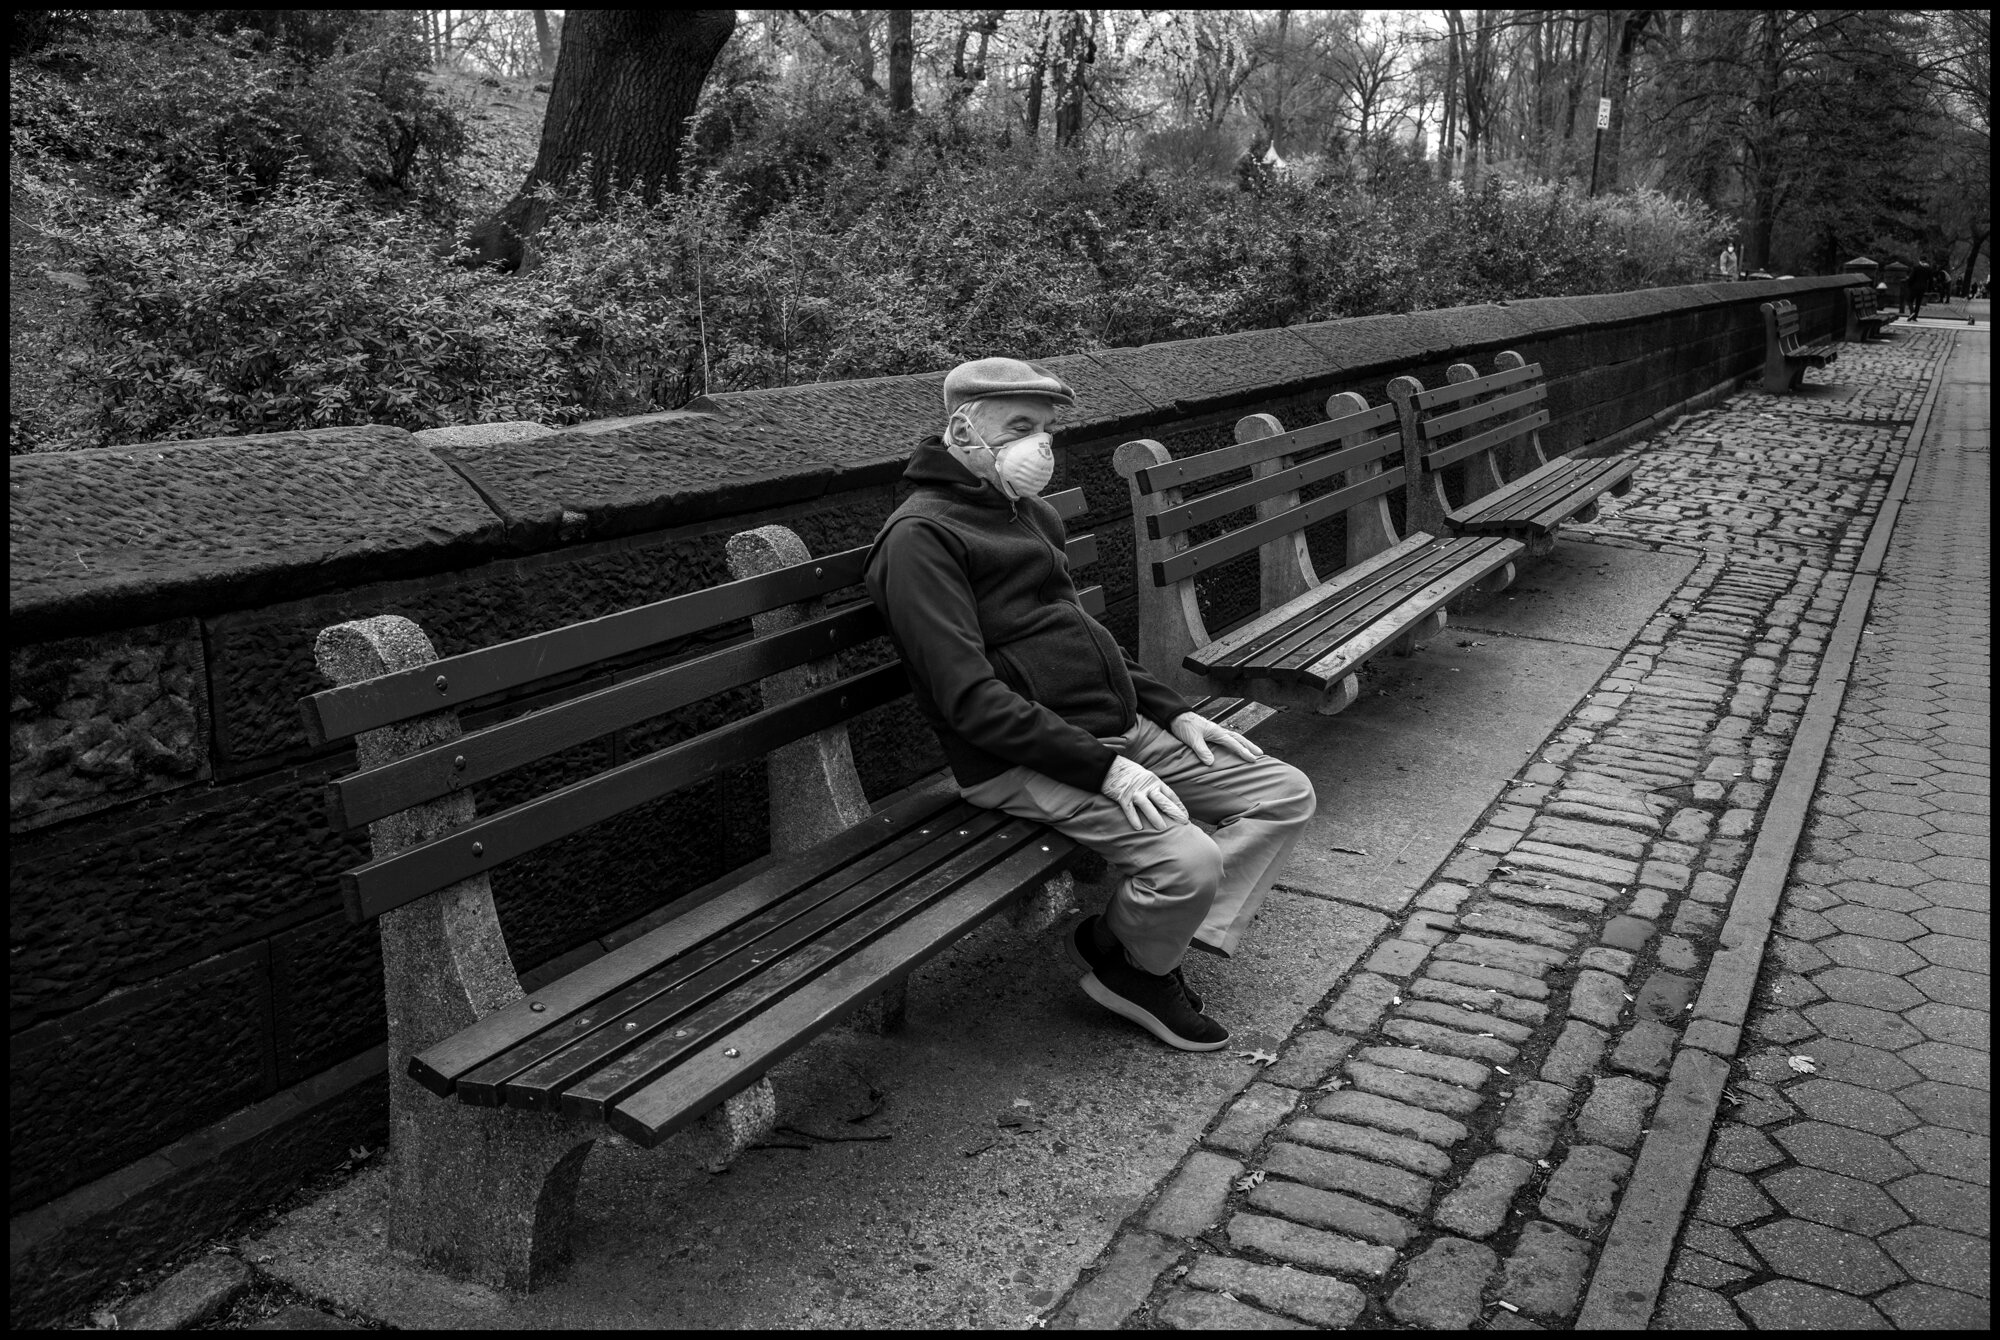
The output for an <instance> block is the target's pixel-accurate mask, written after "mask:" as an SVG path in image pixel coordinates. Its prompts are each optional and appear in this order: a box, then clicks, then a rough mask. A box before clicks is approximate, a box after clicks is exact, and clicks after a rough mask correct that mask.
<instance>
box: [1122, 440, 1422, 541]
mask: <svg viewBox="0 0 2000 1340" xmlns="http://www.w3.org/2000/svg"><path fill="white" fill-rule="evenodd" d="M1287 436H1289V434H1287ZM1265 440H1266V441H1269V440H1270V439H1268V438H1267V439H1265ZM1402 447H1403V440H1402V438H1400V437H1398V436H1397V435H1396V434H1394V433H1390V434H1389V435H1388V436H1386V437H1378V438H1375V439H1373V440H1371V441H1367V442H1357V443H1355V444H1354V445H1353V446H1351V447H1344V448H1342V449H1341V450H1339V451H1330V452H1328V453H1327V454H1326V455H1324V456H1318V457H1315V458H1314V459H1312V460H1310V461H1307V462H1305V463H1304V464H1302V465H1294V466H1292V467H1291V468H1290V469H1287V470H1279V471H1276V472H1274V473H1272V474H1268V475H1266V476H1264V477H1263V478H1262V479H1253V480H1251V481H1250V482H1249V483H1247V484H1236V485H1232V486H1231V487H1229V488H1226V489H1217V490H1216V491H1215V492H1213V493H1205V494H1203V495H1202V496H1201V497H1199V498H1196V499H1194V500H1193V501H1191V502H1185V503H1182V504H1181V505H1180V506H1178V507H1167V508H1162V509H1161V510H1160V511H1158V512H1155V513H1153V514H1152V515H1150V516H1148V517H1147V518H1146V533H1147V534H1148V535H1150V536H1152V537H1153V538H1154V539H1156V540H1157V539H1160V538H1162V537H1164V536H1167V535H1178V534H1179V533H1180V532H1182V531H1184V530H1187V529H1189V528H1190V527H1193V526H1198V525H1200V524H1201V523H1202V522H1204V521H1214V520H1216V519H1217V518H1219V517H1225V516H1228V515H1229V514H1230V513H1231V512H1240V511H1242V510H1244V509H1245V508H1248V507H1253V506H1255V505H1256V504H1257V503H1260V502H1262V501H1264V499H1266V498H1275V497H1277V496H1278V495H1279V494H1281V493H1292V492H1295V491H1297V490H1299V489H1302V488H1304V487H1305V486H1306V485H1308V484H1314V483H1318V482H1319V481H1320V480H1322V479H1325V478H1327V477H1328V476H1331V475H1338V474H1345V473H1347V472H1348V471H1350V470H1355V469H1358V468H1359V467H1361V466H1363V465H1367V464H1369V463H1370V462H1372V461H1379V460H1381V459H1382V458H1383V457H1385V456H1393V455H1395V454H1397V453H1398V452H1400V451H1401V450H1402Z"/></svg>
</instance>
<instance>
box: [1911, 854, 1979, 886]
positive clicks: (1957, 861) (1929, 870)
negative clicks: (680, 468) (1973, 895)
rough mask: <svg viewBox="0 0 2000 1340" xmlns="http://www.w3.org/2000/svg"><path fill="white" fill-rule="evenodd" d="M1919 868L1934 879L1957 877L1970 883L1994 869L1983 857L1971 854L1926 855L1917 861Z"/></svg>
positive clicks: (1956, 878)
mask: <svg viewBox="0 0 2000 1340" xmlns="http://www.w3.org/2000/svg"><path fill="white" fill-rule="evenodd" d="M1917 868H1918V869H1919V870H1921V871H1923V872H1924V873H1925V874H1926V875H1929V876H1930V877H1931V878H1932V879H1955V880H1958V881H1959V882H1960V883H1969V882H1970V881H1972V880H1975V879H1978V878H1979V877H1980V875H1981V874H1983V873H1985V872H1987V871H1988V870H1991V869H1992V866H1991V865H1990V864H1989V863H1988V862H1987V861H1985V860H1983V859H1976V858H1974V857H1970V856H1926V857H1925V858H1924V859H1923V860H1921V861H1918V862H1917Z"/></svg>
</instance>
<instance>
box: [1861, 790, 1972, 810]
mask: <svg viewBox="0 0 2000 1340" xmlns="http://www.w3.org/2000/svg"><path fill="white" fill-rule="evenodd" d="M1909 804H1910V805H1911V807H1912V812H1913V813H1916V814H1924V813H1926V812H1928V811H1930V810H1934V809H1937V810H1954V811H1956V812H1957V813H1959V814H1991V813H1992V812H1993V802H1992V800H1991V799H1989V798H1988V797H1986V796H1984V795H1975V794H1970V793H1960V792H1955V791H1940V792H1939V793H1938V794H1937V795H1934V796H1931V797H1929V798H1928V799H1927V800H1918V799H1917V798H1916V797H1915V796H1912V797H1910V800H1909ZM1880 808H1887V806H1880Z"/></svg>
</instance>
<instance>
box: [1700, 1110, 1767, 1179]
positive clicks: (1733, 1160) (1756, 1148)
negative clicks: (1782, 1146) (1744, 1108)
mask: <svg viewBox="0 0 2000 1340" xmlns="http://www.w3.org/2000/svg"><path fill="white" fill-rule="evenodd" d="M1708 1156H1709V1159H1710V1161H1711V1162H1713V1163H1714V1164H1715V1166H1716V1167H1718V1168H1727V1169H1730V1170H1731V1171H1733V1172H1740V1173H1754V1172H1762V1171H1763V1170H1764V1169H1766V1168H1768V1167H1770V1166H1771V1165H1772V1164H1774V1163H1782V1162H1784V1160H1785V1156H1784V1155H1783V1154H1781V1153H1779V1152H1778V1147H1777V1146H1776V1145H1774V1144H1772V1143H1771V1141H1770V1139H1769V1137H1767V1136H1766V1135H1765V1134H1764V1133H1763V1132H1762V1131H1759V1130H1757V1129H1755V1128H1753V1127H1750V1126H1743V1125H1739V1124H1737V1123H1736V1122H1733V1121H1732V1122H1729V1123H1727V1124H1725V1125H1723V1126H1722V1127H1721V1128H1720V1129H1718V1130H1717V1131H1716V1133H1715V1142H1714V1143H1713V1144H1712V1145H1710V1146H1709V1152H1708Z"/></svg>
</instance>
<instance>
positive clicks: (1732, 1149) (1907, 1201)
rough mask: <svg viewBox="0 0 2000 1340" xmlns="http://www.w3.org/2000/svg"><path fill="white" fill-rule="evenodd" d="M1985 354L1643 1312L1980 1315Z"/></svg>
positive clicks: (1926, 482) (1672, 1315) (1945, 449)
mask: <svg viewBox="0 0 2000 1340" xmlns="http://www.w3.org/2000/svg"><path fill="white" fill-rule="evenodd" d="M1989 344H1990V341H1989V339H1987V338H1983V337H1982V338H1980V339H1979V340H1978V341H1977V342H1976V343H1975V342H1974V341H1973V340H1971V339H1966V340H1964V341H1962V342H1961V343H1960V345H1959V348H1958V350H1957V352H1956V353H1955V354H1954V358H1955V359H1956V360H1957V361H1958V364H1959V366H1957V367H1955V368H1954V369H1953V377H1952V380H1951V381H1949V382H1948V383H1947V385H1946V387H1945V389H1944V392H1943V395H1942V397H1941V399H1940V403H1939V405H1938V411H1937V415H1938V419H1939V420H1941V421H1942V423H1943V429H1942V432H1941V433H1940V434H1939V439H1940V445H1941V447H1942V450H1936V451H1933V452H1932V453H1930V454H1929V455H1927V456H1926V457H1925V458H1924V460H1923V461H1922V463H1921V464H1920V465H1919V466H1918V469H1917V473H1916V475H1915V477H1914V479H1913V480H1912V483H1911V489H1910V495H1909V500H1908V502H1907V504H1906V505H1905V507H1904V509H1903V513H1902V516H1901V518H1900V519H1899V520H1898V522H1897V526H1896V534H1895V539H1894V542H1893V543H1892V545H1891V548H1890V551H1889V557H1888V560H1887V562H1886V563H1885V564H1884V567H1883V578H1884V579H1883V583H1882V585H1881V587H1880V588H1879V589H1878V590H1877V592H1876V595H1875V603H1874V607H1873V612H1872V615H1871V617H1870V619H1869V623H1868V629H1867V634H1866V635H1865V636H1864V637H1863V639H1862V644H1861V651H1860V654H1859V656H1858V657H1857V659H1856V661H1855V665H1854V671H1853V675H1852V678H1851V679H1850V681H1849V686H1848V691H1847V698H1846V701H1845V703H1844V705H1843V707H1842V709H1841V713H1840V720H1839V725H1838V727H1837V728H1836V730H1835V733H1834V738H1833V747H1832V750H1831V753H1830V754H1829V757H1828V761H1827V765H1826V768H1825V770H1824V773H1823V775H1822V777H1821V779H1820V785H1819V789H1818V791H1817V793H1816V795H1815V799H1814V802H1813V806H1812V809H1811V812H1810V817H1809V818H1808V821H1807V827H1806V840H1805V842H1804V844H1803V845H1802V847H1801V850H1800V860H1799V861H1798V863H1797V864H1796V865H1795V866H1794V868H1793V870H1792V876H1791V879H1790V881H1789V882H1788V884H1787V885H1786V889H1785V894H1784V901H1783V903H1782V910H1781V914H1780V919H1779V922H1778V928H1777V932H1776V934H1774V935H1773V936H1772V939H1771V945H1770V949H1769V951H1768V953H1767V955H1766V959H1765V969H1764V978H1763V981H1762V982H1761V983H1760V989H1759V992H1758V996H1757V1002H1756V1008H1755V1010H1754V1011H1753V1014H1752V1016H1751V1019H1752V1022H1751V1027H1750V1029H1749V1030H1748V1036H1746V1038H1745V1040H1744V1046H1743V1049H1742V1059H1741V1060H1739V1061H1738V1063H1737V1065H1736V1066H1735V1068H1734V1078H1733V1079H1732V1083H1731V1088H1730V1094H1731V1095H1733V1096H1734V1097H1735V1098H1736V1099H1737V1100H1738V1101H1737V1102H1735V1103H1734V1104H1731V1105H1728V1106H1725V1108H1724V1115H1725V1118H1726V1119H1725V1120H1724V1121H1722V1122H1721V1123H1720V1124H1719V1125H1718V1128H1717V1131H1716V1135H1715V1140H1714V1142H1713V1144H1712V1145H1711V1146H1710V1151H1709V1158H1708V1163H1707V1171H1706V1173H1705V1175H1704V1178H1703V1181H1702V1184H1701V1187H1700V1188H1699V1192H1698V1198H1697V1200H1696V1202H1695V1216H1694V1220H1693V1221H1692V1222H1691V1223H1690V1224H1689V1225H1688V1227H1687V1229H1686V1232H1685V1233H1684V1235H1683V1237H1682V1240H1681V1246H1680V1250H1679V1252H1678V1253H1677V1255H1676V1257H1675V1260H1674V1265H1673V1274H1672V1278H1673V1280H1674V1281H1675V1283H1672V1284H1670V1285H1669V1286H1668V1287H1667V1290H1666V1293H1665V1295H1664V1296H1663V1298H1662V1305H1661V1309H1660V1312H1659V1314H1658V1316H1657V1318H1656V1320H1655V1325H1658V1326H1662V1327H1673V1328H1677V1329H1678V1328H1696V1327H1699V1328H1703V1329H1719V1328H1737V1329H1740V1328H1742V1327H1743V1326H1744V1324H1745V1322H1748V1323H1750V1324H1751V1325H1754V1326H1757V1327H1759V1328H1776V1327H1786V1328H1800V1327H1812V1328H1853V1329H1868V1328H1882V1327H1886V1326H1888V1325H1891V1324H1893V1325H1896V1326H1899V1327H1908V1328H1924V1329H1940V1328H1956V1327H1967V1328H1971V1329H1974V1330H1984V1329H1986V1327H1987V1326H1988V1325H1989V1321H1990V1304H1989V1297H1990V1293H1989V1291H1990V1287H1991V1278H1992V1276H1991V1255H1990V1252H1991V1239H1990V1227H1989V1219H1990V1207H1989V1195H1990V1193H1989V1190H1988V1188H1989V1185H1990V1183H1991V1172H1990V1169H1991V1143H1990V1138H1989V1137H1990V1125H1989V1120H1990V1116H1989V1114H1990V1111H1991V1106H1990V1099H1989V1096H1988V1095H1989V1093H1990V1073H1989V1069H1988V1056H1989V1053H1990V1049H1991V1041H1990V1033H1989V1029H1988V1020H1989V1015H1990V1010H1991V1008H1992V1005H1991V980H1992V979H1991V976H1990V973H1991V970H1992V957H1991V939H1990V925H1991V923H1990V917H1989V910H1990V903H1991V898H1992V865H1991V860H1992V843H1991V837H1990V832H1991V828H1990V825H1991V822H1992V821H1991V817H1990V796H1991V781H1992V772H1991V765H1990V756H1989V754H1988V749H1989V746H1990V736H1989V730H1990V723H1991V706H1990V704H1991V699H1992V679H1991V673H1992V664H1991V659H1990V657H1991V650H1992V648H1991V636H1992V633H1991V630H1992V623H1991V608H1992V524H1991V503H1990V500H1989V489H1990V486H1991V459H1992V457H1991V443H1990V439H1989V437H1988V432H1990V426H1991V424H1992V410H1991V401H1990V395H1991V390H1990V387H1991V383H1990V380H1989V378H1990V374H1989V373H1987V372H1986V371H1985V366H1986V359H1987V349H1988V347H1989ZM1793 1058H1803V1064H1804V1065H1809V1066H1810V1067H1811V1069H1809V1070H1808V1069H1804V1068H1802V1067H1801V1065H1800V1063H1798V1062H1795V1061H1794V1059H1793Z"/></svg>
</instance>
